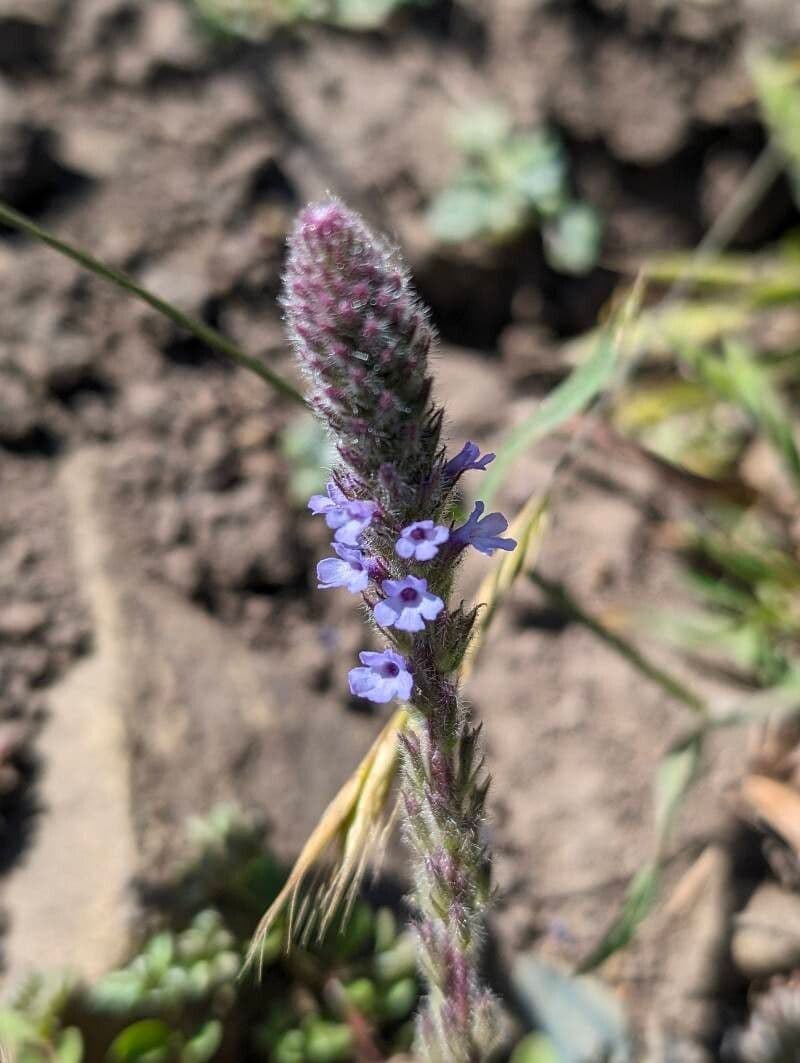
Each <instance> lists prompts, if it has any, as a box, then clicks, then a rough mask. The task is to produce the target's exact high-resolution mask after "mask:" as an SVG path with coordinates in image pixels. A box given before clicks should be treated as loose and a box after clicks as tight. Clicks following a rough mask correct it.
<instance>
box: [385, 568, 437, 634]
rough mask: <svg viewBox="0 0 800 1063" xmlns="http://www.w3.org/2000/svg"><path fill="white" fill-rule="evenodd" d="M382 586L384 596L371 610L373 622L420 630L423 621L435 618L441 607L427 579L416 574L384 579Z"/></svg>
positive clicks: (405, 629)
mask: <svg viewBox="0 0 800 1063" xmlns="http://www.w3.org/2000/svg"><path fill="white" fill-rule="evenodd" d="M381 590H382V591H383V593H384V594H385V595H386V597H385V598H384V599H383V601H380V602H378V604H377V605H376V606H375V609H374V610H373V615H374V617H375V622H376V623H377V624H380V625H381V627H396V628H397V629H398V631H422V630H423V628H424V627H425V622H426V621H429V620H435V619H436V617H437V616H438V615H439V613H441V611H442V609H444V602H443V601H442V599H441V598H439V597H437V596H436V595H435V594H431V592H430V591H429V590H428V581H427V580H424V579H417V578H416V576H406V577H405V578H404V579H385V580H384V581H383V583H382V584H381Z"/></svg>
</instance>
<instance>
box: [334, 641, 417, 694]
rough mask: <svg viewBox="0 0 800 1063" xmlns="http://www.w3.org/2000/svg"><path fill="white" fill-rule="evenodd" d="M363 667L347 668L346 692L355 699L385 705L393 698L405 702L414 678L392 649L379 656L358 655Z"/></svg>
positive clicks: (372, 654) (365, 652) (373, 654)
mask: <svg viewBox="0 0 800 1063" xmlns="http://www.w3.org/2000/svg"><path fill="white" fill-rule="evenodd" d="M358 658H359V660H360V661H361V663H362V664H363V665H364V666H365V667H363V668H351V669H350V674H349V676H348V679H349V682H350V693H351V694H354V695H355V696H356V697H359V698H367V700H369V701H375V702H378V704H381V705H382V704H385V703H386V702H387V701H391V700H392V699H393V698H400V700H401V701H408V699H409V698H410V697H411V691H412V689H413V687H414V679H413V677H412V675H411V672H409V670H408V665H407V664H406V659H405V657H401V656H400V654H399V653H396V652H395V651H394V650H383V652H381V653H372V652H369V651H366V650H365V651H364V652H363V653H359V655H358Z"/></svg>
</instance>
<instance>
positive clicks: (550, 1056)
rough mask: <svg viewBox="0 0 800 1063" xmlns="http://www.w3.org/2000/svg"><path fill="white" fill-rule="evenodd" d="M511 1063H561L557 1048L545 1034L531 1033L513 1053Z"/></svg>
mask: <svg viewBox="0 0 800 1063" xmlns="http://www.w3.org/2000/svg"><path fill="white" fill-rule="evenodd" d="M509 1063H561V1060H560V1059H559V1056H558V1053H557V1052H556V1049H555V1046H554V1045H553V1042H552V1041H551V1040H550V1038H549V1037H546V1036H545V1034H543V1033H529V1034H528V1036H527V1037H523V1038H522V1040H521V1041H520V1042H519V1044H518V1045H517V1046H516V1048H515V1049H514V1051H513V1052H512V1053H511V1059H510V1060H509Z"/></svg>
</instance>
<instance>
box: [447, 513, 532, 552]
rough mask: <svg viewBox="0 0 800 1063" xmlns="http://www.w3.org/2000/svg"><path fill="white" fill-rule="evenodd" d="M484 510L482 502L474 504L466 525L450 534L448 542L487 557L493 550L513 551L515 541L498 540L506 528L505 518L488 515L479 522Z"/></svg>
mask: <svg viewBox="0 0 800 1063" xmlns="http://www.w3.org/2000/svg"><path fill="white" fill-rule="evenodd" d="M484 508H485V507H484V505H483V502H476V503H475V508H474V509H473V511H472V513H470V516H469V520H468V521H467V523H466V524H462V525H461V527H460V528H455V529H454V530H453V531H452V532H451V533H450V542H451V543H455V544H456V545H457V546H474V547H475V549H476V550H480V552H481V553H482V554H486V555H487V556H488V557H491V556H492V554H493V553H494V552H495V550H513V549H514V547H515V546H516V545H517V543H516V540H515V539H501V538H500V533H501V532H504V531H505V530H506V528H507V527H508V521H507V520H506V518H505V517H504V516H503V514H502V513H489V514H487V515H486V516H485V517H484V518H483V520H481V519H480V518H481V514H482V513H483V510H484Z"/></svg>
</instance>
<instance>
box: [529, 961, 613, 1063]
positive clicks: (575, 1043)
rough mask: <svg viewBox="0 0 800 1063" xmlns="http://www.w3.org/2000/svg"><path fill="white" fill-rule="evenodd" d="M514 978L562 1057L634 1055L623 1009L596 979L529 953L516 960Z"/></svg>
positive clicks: (562, 1062) (577, 1062) (575, 1062)
mask: <svg viewBox="0 0 800 1063" xmlns="http://www.w3.org/2000/svg"><path fill="white" fill-rule="evenodd" d="M511 981H512V985H513V987H514V991H515V994H516V996H517V998H518V1000H519V1003H520V1006H521V1007H522V1009H523V1010H524V1012H525V1015H526V1018H527V1019H528V1020H529V1022H530V1023H531V1024H532V1025H533V1024H535V1025H536V1026H537V1027H539V1028H540V1029H541V1030H542V1031H543V1032H544V1033H545V1034H546V1035H547V1038H548V1039H549V1040H550V1042H551V1044H552V1048H553V1050H554V1053H555V1055H554V1057H551V1058H555V1059H556V1060H557V1061H558V1063H588V1061H589V1060H609V1061H611V1060H613V1061H614V1063H627V1061H630V1060H632V1058H633V1057H632V1049H631V1045H630V1040H629V1034H628V1030H627V1027H626V1024H625V1020H624V1017H623V1014H622V1009H621V1008H620V1006H619V1003H618V1002H617V1000H616V999H615V997H614V996H613V995H612V994H611V993H610V992H609V990H607V989H606V988H605V986H603V985H602V983H600V982H599V981H597V980H596V979H594V978H587V977H575V976H573V975H570V974H567V973H565V972H563V971H560V970H559V969H558V968H556V967H554V966H552V965H550V964H547V963H544V962H543V961H541V960H539V959H537V958H536V957H535V956H532V955H527V956H522V957H521V958H520V959H519V960H517V962H516V963H515V964H514V967H513V970H512V972H511ZM522 1058H523V1060H524V1059H525V1058H526V1057H524V1056H523V1057H522ZM533 1058H534V1059H536V1057H535V1056H534V1057H533ZM541 1058H542V1059H543V1060H546V1059H547V1056H543V1057H541Z"/></svg>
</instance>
